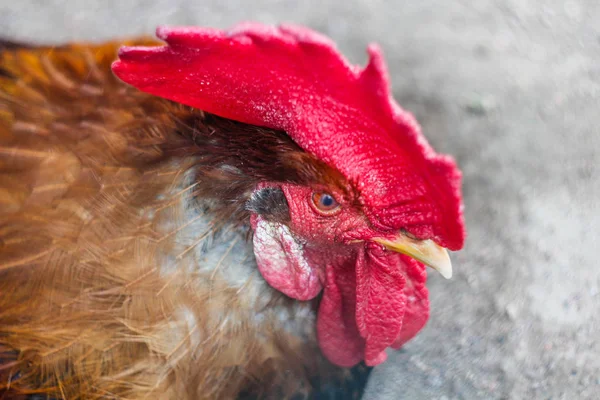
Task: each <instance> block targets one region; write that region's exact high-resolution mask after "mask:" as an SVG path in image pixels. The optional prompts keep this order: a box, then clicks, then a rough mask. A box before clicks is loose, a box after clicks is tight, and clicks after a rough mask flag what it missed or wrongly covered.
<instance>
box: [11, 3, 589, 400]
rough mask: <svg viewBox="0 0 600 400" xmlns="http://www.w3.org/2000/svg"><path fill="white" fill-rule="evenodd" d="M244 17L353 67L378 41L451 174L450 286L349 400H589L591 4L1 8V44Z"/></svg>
mask: <svg viewBox="0 0 600 400" xmlns="http://www.w3.org/2000/svg"><path fill="white" fill-rule="evenodd" d="M250 19H252V20H258V21H262V22H265V23H277V22H281V21H293V22H297V23H302V24H306V25H308V26H310V27H313V28H316V29H318V30H320V31H322V32H324V33H326V34H328V35H330V36H331V37H333V38H334V39H335V40H336V41H337V42H338V43H339V45H340V47H341V49H342V50H343V51H344V52H345V53H346V54H347V55H348V56H349V57H350V59H351V60H352V61H354V62H356V63H363V62H364V61H365V59H366V55H365V52H364V48H365V46H366V44H367V42H369V41H376V42H379V43H380V44H381V45H382V46H383V48H384V50H385V53H386V55H387V59H388V62H389V65H390V69H391V76H392V79H393V85H394V93H395V95H396V97H397V98H398V100H400V102H401V104H402V105H403V106H404V107H405V108H407V109H409V110H411V111H413V112H415V113H416V114H417V116H418V117H419V120H420V121H421V123H422V124H423V126H424V130H425V132H426V134H427V136H428V137H429V139H430V141H431V142H432V143H433V144H434V145H435V147H436V148H437V149H439V150H440V151H444V152H448V153H451V154H454V155H455V156H456V157H457V159H458V161H459V163H460V165H461V167H462V169H463V171H464V174H465V186H464V191H465V201H466V218H467V224H468V228H469V238H468V241H467V246H466V249H465V250H464V251H462V252H460V253H456V254H454V255H453V259H454V264H455V271H456V273H455V277H454V278H453V279H452V280H451V281H444V280H443V279H442V278H441V277H438V276H433V275H432V276H431V278H430V285H429V286H430V289H431V297H432V315H431V320H430V323H429V324H428V326H427V328H426V329H425V330H424V331H423V332H422V333H421V334H420V335H419V336H418V337H417V338H416V339H415V340H414V341H412V342H411V343H410V344H408V345H407V346H406V347H405V348H404V350H402V351H400V352H395V353H393V354H392V353H391V354H390V361H389V362H388V363H387V364H385V365H383V366H381V367H378V368H376V370H375V371H374V374H373V376H372V378H371V381H370V383H369V386H368V389H367V393H366V395H365V398H366V399H369V400H373V399H447V400H448V399H569V400H570V399H598V398H600V312H599V311H600V268H598V265H597V258H598V248H599V247H600V240H599V239H600V233H599V231H600V229H599V228H600V209H599V206H598V202H599V200H600V179H599V176H600V101H599V100H600V2H599V1H598V0H569V1H563V0H478V1H467V0H462V1H461V0H419V1H417V0H414V1H409V0H406V1H383V0H363V1H357V0H346V1H340V2H328V1H324V0H318V1H314V0H305V1H301V2H300V1H299V2H294V1H267V0H260V1H259V0H256V1H251V2H250V1H231V0H223V1H216V0H214V1H210V2H209V1H201V0H155V1H142V0H122V1H114V0H107V1H83V0H79V1H78V0H63V1H59V0H52V1H50V0H46V1H34V0H20V1H18V0H13V1H10V2H9V1H6V0H1V1H0V35H1V36H4V37H7V36H8V37H12V38H17V39H26V40H35V41H46V42H62V41H67V40H82V39H88V40H101V39H107V38H112V37H117V36H126V35H132V34H140V33H152V32H153V29H154V27H155V26H156V25H158V24H165V23H168V24H195V25H209V26H215V27H223V28H224V27H227V26H230V25H232V24H234V23H235V22H238V21H240V20H250Z"/></svg>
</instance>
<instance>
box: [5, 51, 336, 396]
mask: <svg viewBox="0 0 600 400" xmlns="http://www.w3.org/2000/svg"><path fill="white" fill-rule="evenodd" d="M134 43H136V42H130V43H129V44H134ZM137 43H138V44H140V43H144V44H148V41H146V40H140V41H138V42H137ZM121 44H122V43H109V44H104V45H72V46H65V47H57V48H25V47H20V46H15V45H12V46H4V50H0V51H2V53H0V398H1V397H2V391H4V392H5V394H6V395H9V396H11V397H10V398H17V397H16V396H17V395H24V394H34V393H41V394H47V395H49V396H52V397H54V398H68V399H93V398H127V399H134V398H161V399H167V398H173V399H186V398H188V399H200V398H233V397H235V396H237V395H240V394H243V393H254V394H255V395H258V396H267V397H275V398H284V397H286V396H288V395H291V394H294V393H308V392H309V391H310V389H311V384H310V375H311V374H312V375H314V374H317V375H321V376H324V377H327V376H328V375H327V374H334V375H335V374H339V372H338V370H336V369H334V368H332V367H330V366H329V365H328V364H327V363H326V362H325V361H324V360H323V358H322V357H321V356H320V355H319V352H318V350H317V347H316V343H315V340H314V336H313V335H314V334H313V333H312V330H310V331H309V332H308V333H307V334H298V333H297V332H290V330H289V329H287V328H285V326H284V325H285V323H282V321H281V318H280V316H279V315H280V314H281V313H282V312H283V313H287V314H286V315H287V316H288V317H287V318H288V319H289V320H291V321H293V320H295V319H298V320H300V318H301V317H300V315H312V310H314V307H315V304H314V303H299V302H295V301H291V300H290V299H288V298H285V297H284V296H282V295H280V294H278V293H277V292H275V291H274V290H271V289H270V288H268V287H267V286H266V285H264V284H263V285H262V286H260V287H261V288H264V292H261V293H260V296H259V298H263V299H265V301H263V302H262V303H261V304H260V305H257V304H255V302H253V301H252V299H253V297H252V296H251V295H250V292H251V288H252V287H254V286H253V285H255V283H256V282H257V281H262V278H261V277H260V274H258V273H255V274H253V275H252V276H251V277H250V278H249V279H248V280H247V282H246V283H244V284H243V285H242V286H240V287H232V286H231V285H230V284H229V282H227V280H226V279H223V278H222V277H221V275H220V274H219V271H216V270H213V271H209V272H207V271H204V270H202V269H201V268H199V266H198V265H197V264H198V263H201V260H198V259H197V258H196V257H194V254H195V251H192V250H194V249H195V248H196V247H198V246H205V245H207V243H209V242H210V241H211V240H217V239H215V237H216V236H215V235H217V236H218V235H220V234H223V232H228V231H230V230H232V229H233V230H234V231H236V232H238V231H239V232H247V231H248V229H247V223H248V211H247V210H246V207H245V202H246V201H247V199H248V198H249V196H250V194H251V191H252V188H253V187H254V186H255V185H256V183H257V182H259V181H261V180H271V181H293V182H315V183H319V182H320V183H324V184H336V185H339V186H341V187H347V183H345V182H343V181H342V180H341V178H340V176H339V174H338V173H336V171H332V170H331V169H330V168H327V167H325V166H324V165H323V164H322V163H320V162H319V161H318V160H315V159H313V158H312V157H311V156H309V155H307V154H306V153H303V152H302V151H301V150H300V149H299V148H298V147H297V146H296V145H295V144H294V143H293V142H292V141H291V140H290V139H289V138H288V137H287V135H285V133H283V132H278V131H273V130H267V129H264V128H258V127H254V126H248V125H243V124H239V123H236V122H233V121H228V120H224V119H222V118H218V117H216V116H212V115H208V114H205V113H203V112H202V111H199V110H194V109H191V108H189V107H184V106H181V105H178V104H174V103H172V102H169V101H166V100H161V99H157V98H154V97H151V96H149V95H146V94H143V93H140V92H138V91H137V90H135V89H132V88H130V87H128V86H126V85H124V84H122V83H121V82H119V81H118V80H117V79H116V78H115V77H114V76H113V75H112V73H111V72H110V63H111V62H112V60H113V59H114V57H115V54H116V50H117V48H118V47H119V45H121ZM249 143H250V144H252V146H249ZM190 174H191V180H190ZM190 199H191V200H190ZM187 201H192V202H196V203H193V204H196V205H197V207H198V208H199V209H202V210H203V212H204V213H206V214H208V215H211V216H212V218H213V219H212V223H211V228H210V230H207V231H206V232H193V234H195V235H196V236H197V237H196V239H197V240H196V241H194V242H193V243H191V244H183V243H182V242H180V241H178V240H176V237H178V235H180V234H181V232H184V231H186V230H189V225H190V223H192V222H193V221H190V220H189V218H188V217H187V216H186V210H185V209H184V204H187V203H186V202H187ZM234 244H235V243H234ZM232 248H233V245H232ZM228 256H230V255H229V254H224V255H223V259H222V260H220V261H219V263H217V266H216V267H215V269H217V268H220V269H221V268H224V266H223V265H221V264H226V263H227V260H226V259H227V257H228ZM169 257H171V258H174V259H176V263H177V268H176V269H174V270H173V271H166V270H165V269H164V268H163V267H162V264H164V263H165V260H166V259H167V258H169ZM253 296H254V297H256V293H254V294H253ZM224 310H226V311H227V312H226V313H224ZM259 314H260V315H261V316H262V317H261V321H260V323H257V322H256V319H257V315H259ZM302 318H305V317H302ZM310 318H312V317H310ZM332 376H333V375H332ZM13 396H14V397H13Z"/></svg>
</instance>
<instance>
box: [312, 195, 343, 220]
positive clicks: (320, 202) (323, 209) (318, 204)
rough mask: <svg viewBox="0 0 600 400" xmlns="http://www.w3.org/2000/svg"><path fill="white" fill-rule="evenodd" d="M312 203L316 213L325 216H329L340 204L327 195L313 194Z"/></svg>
mask: <svg viewBox="0 0 600 400" xmlns="http://www.w3.org/2000/svg"><path fill="white" fill-rule="evenodd" d="M312 202H313V205H314V206H315V208H316V209H317V211H318V212H320V213H321V214H325V215H331V214H333V213H335V212H336V211H337V210H338V208H340V203H338V202H337V201H336V199H335V198H334V197H333V196H332V195H330V194H329V193H324V192H314V193H313V195H312Z"/></svg>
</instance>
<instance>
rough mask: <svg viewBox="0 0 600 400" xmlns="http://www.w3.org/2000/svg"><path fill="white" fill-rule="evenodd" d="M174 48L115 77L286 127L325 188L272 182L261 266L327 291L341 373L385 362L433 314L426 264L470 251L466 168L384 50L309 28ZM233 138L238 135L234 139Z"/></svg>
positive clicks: (262, 190) (255, 197) (311, 290)
mask: <svg viewBox="0 0 600 400" xmlns="http://www.w3.org/2000/svg"><path fill="white" fill-rule="evenodd" d="M157 36H158V37H159V38H160V39H162V40H164V41H165V42H166V43H167V45H166V46H158V47H125V48H122V49H121V51H120V53H119V57H120V60H119V61H116V62H115V63H114V64H113V71H114V72H115V74H116V75H117V76H118V77H119V78H120V79H122V80H123V81H125V82H126V83H129V84H131V85H133V86H135V87H137V88H138V89H140V90H142V91H144V92H147V93H151V94H153V95H156V96H160V97H164V98H167V99H169V100H173V101H176V102H179V103H182V104H185V105H188V106H192V107H196V108H199V109H201V110H204V111H206V112H209V113H212V114H216V115H218V116H221V117H225V118H228V119H231V120H235V121H239V122H243V123H247V124H253V125H258V126H263V127H269V128H275V129H279V130H283V131H285V132H286V134H287V135H289V137H290V138H291V139H292V140H293V141H294V142H295V143H296V144H297V145H298V146H300V147H301V148H302V149H303V150H304V151H305V152H306V153H307V158H306V159H305V160H301V161H300V162H298V168H305V169H309V170H311V171H313V172H314V171H317V172H318V174H319V175H320V176H321V177H322V179H320V180H319V181H318V182H315V183H314V184H310V185H301V184H297V183H291V182H286V181H273V182H271V181H264V182H261V183H260V184H258V185H257V186H256V187H255V188H254V192H253V193H252V194H251V195H250V197H249V199H248V204H249V210H250V211H251V213H250V215H251V216H250V220H249V221H248V222H249V224H250V226H251V227H252V229H253V231H254V235H253V242H254V253H255V256H256V262H257V266H258V269H259V270H260V272H261V274H262V276H263V277H264V279H265V280H266V281H267V282H268V283H269V284H270V285H271V286H272V287H274V288H275V289H277V290H279V291H281V292H282V293H284V294H286V295H287V296H290V297H292V298H295V299H298V300H310V299H312V298H315V297H316V296H318V295H319V294H320V293H322V298H321V301H320V305H319V310H318V317H317V338H318V341H319V345H320V347H321V349H322V351H323V353H324V354H325V356H326V357H327V358H328V359H329V360H330V361H331V362H333V363H335V364H337V365H340V366H352V365H354V364H356V363H358V362H360V361H361V360H364V361H365V363H366V364H367V365H376V364H379V363H381V362H383V361H384V360H385V359H386V353H385V350H386V348H388V347H390V346H391V347H393V348H398V347H400V346H401V345H402V344H403V343H405V342H406V341H407V340H409V339H410V338H412V337H413V336H414V335H415V334H416V333H417V332H418V331H419V330H420V329H421V328H422V327H423V326H424V324H425V322H426V320H427V318H428V314H429V301H428V293H427V289H426V287H425V281H426V276H427V275H426V271H425V265H429V266H430V267H433V268H435V269H437V270H438V271H439V272H440V273H441V274H442V275H443V276H445V277H447V278H448V277H450V276H451V274H452V267H451V264H450V258H449V256H448V253H447V251H446V249H450V250H458V249H460V248H461V247H462V246H463V242H464V237H465V230H464V222H463V216H462V203H461V192H460V180H461V174H460V171H459V170H458V169H457V167H456V165H455V163H454V161H453V160H452V159H451V158H449V157H448V156H444V155H439V154H437V153H435V152H434V150H433V149H432V148H431V147H430V146H429V144H428V143H427V141H426V139H425V138H424V137H423V136H422V134H421V132H420V128H419V126H418V124H417V122H416V121H415V120H414V118H413V117H412V116H411V115H410V114H409V113H407V112H406V111H404V110H402V109H401V108H400V106H398V105H397V104H396V102H395V101H394V99H393V98H392V96H391V93H390V88H389V81H388V75H387V70H386V66H385V63H384V60H383V57H382V55H381V52H380V50H379V49H378V48H377V47H376V46H370V47H369V49H368V52H369V56H370V60H369V62H368V64H367V66H366V67H364V68H360V67H356V66H353V65H350V64H349V63H348V62H347V61H346V60H345V59H344V58H343V57H342V56H341V55H340V53H339V52H338V51H337V49H336V48H335V45H334V44H333V43H332V42H331V41H330V40H329V39H327V38H326V37H323V36H321V35H320V34H318V33H316V32H313V31H311V30H308V29H306V28H302V27H297V26H280V27H278V28H274V27H267V26H263V25H258V24H244V25H240V26H238V27H236V28H234V29H232V30H229V31H220V30H214V29H206V28H194V27H177V28H171V27H161V28H159V29H158V30H157ZM231 134H232V135H234V134H235V132H232V133H231Z"/></svg>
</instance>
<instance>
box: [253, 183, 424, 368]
mask: <svg viewBox="0 0 600 400" xmlns="http://www.w3.org/2000/svg"><path fill="white" fill-rule="evenodd" d="M280 187H281V188H282V190H283V192H284V193H285V196H286V199H287V201H288V205H289V208H290V216H291V223H290V225H289V228H290V231H291V233H292V235H293V236H294V237H295V238H296V239H297V240H298V242H300V243H302V251H301V253H300V254H298V252H297V251H289V249H282V250H284V251H285V250H288V251H286V254H287V258H286V260H290V261H289V265H288V268H279V269H278V270H277V273H273V272H272V270H273V269H276V268H277V267H278V266H275V268H272V266H271V265H268V266H267V268H265V266H264V265H261V264H263V263H266V264H270V263H271V260H272V259H273V258H274V257H270V258H263V257H261V256H260V253H257V255H258V256H257V262H258V264H259V269H260V270H261V273H262V274H263V277H265V279H266V280H267V282H269V284H271V285H272V286H273V287H275V288H277V289H278V290H280V291H282V292H283V293H285V294H287V295H289V296H291V297H294V298H298V299H300V300H308V299H310V298H313V297H315V296H316V295H317V294H318V293H319V292H320V289H321V287H322V288H323V290H324V292H323V298H322V300H321V304H320V308H319V313H318V319H317V335H318V340H319V344H320V346H321V350H322V351H323V353H324V354H325V355H326V356H327V358H328V359H329V360H330V361H332V362H333V363H335V364H337V365H340V366H352V365H355V364H356V363H358V362H360V361H361V360H363V359H364V360H365V363H366V364H367V365H377V364H380V363H381V362H383V361H385V359H386V354H385V349H386V348H387V347H389V346H393V347H396V348H397V347H400V346H401V345H402V344H403V343H405V342H406V341H407V340H409V339H410V338H412V337H413V336H414V335H415V334H416V333H417V332H418V331H419V330H420V329H421V328H422V327H423V325H424V324H425V322H426V321H427V318H428V315H429V302H428V300H427V289H426V288H425V280H426V272H425V267H424V266H423V265H422V264H420V263H418V262H416V261H414V260H413V259H411V258H409V257H406V256H403V255H400V254H397V253H393V252H390V251H387V250H385V249H384V248H383V247H382V246H381V245H379V244H376V243H374V242H371V241H370V240H371V239H372V238H374V237H386V236H393V232H382V231H377V230H375V229H374V228H373V227H372V226H371V224H370V223H369V221H368V219H367V218H366V217H365V216H364V214H363V213H362V212H361V210H360V209H359V208H358V207H357V206H356V205H355V202H351V201H349V199H346V198H344V196H343V194H342V193H340V192H331V191H330V190H328V192H329V193H330V194H332V195H333V196H334V198H335V199H336V200H337V201H338V203H339V204H340V205H339V208H338V209H337V210H336V211H334V212H327V213H323V212H321V211H320V210H319V209H318V207H316V206H315V204H314V202H313V200H312V195H313V193H314V191H315V189H313V188H310V187H305V186H296V185H287V184H284V185H281V186H280ZM317 190H319V189H317ZM256 224H257V217H256V216H254V217H253V226H254V228H255V229H256ZM279 240H280V241H281V239H279ZM259 250H260V249H259ZM294 254H295V255H294ZM298 258H301V260H298ZM263 260H264V261H263ZM301 262H306V264H308V265H309V266H310V268H311V270H312V273H311V274H310V275H311V276H315V277H317V278H318V279H319V283H320V285H304V286H301V287H300V288H306V287H311V292H310V293H308V292H306V291H299V290H298V289H297V288H298V287H299V285H298V284H297V276H298V271H299V269H298V268H296V267H295V265H298V264H299V263H301ZM291 264H294V265H291ZM302 276H308V275H307V274H304V273H302ZM305 282H308V279H306V280H305Z"/></svg>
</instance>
